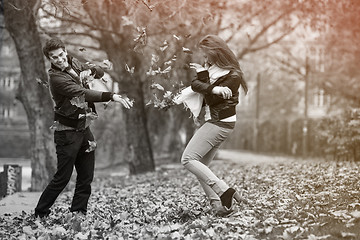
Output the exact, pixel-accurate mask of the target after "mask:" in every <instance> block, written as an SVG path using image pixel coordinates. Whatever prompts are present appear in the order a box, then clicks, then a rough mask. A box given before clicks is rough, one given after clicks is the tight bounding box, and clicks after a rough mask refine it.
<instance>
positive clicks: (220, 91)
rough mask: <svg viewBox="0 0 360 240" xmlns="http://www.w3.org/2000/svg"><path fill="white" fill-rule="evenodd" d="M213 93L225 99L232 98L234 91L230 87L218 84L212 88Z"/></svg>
mask: <svg viewBox="0 0 360 240" xmlns="http://www.w3.org/2000/svg"><path fill="white" fill-rule="evenodd" d="M212 93H213V94H216V95H220V96H222V98H224V99H230V98H231V97H232V91H231V89H230V88H228V87H219V86H216V87H214V88H213V89H212Z"/></svg>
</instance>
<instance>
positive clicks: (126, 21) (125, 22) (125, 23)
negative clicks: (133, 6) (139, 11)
mask: <svg viewBox="0 0 360 240" xmlns="http://www.w3.org/2000/svg"><path fill="white" fill-rule="evenodd" d="M121 19H122V22H121V24H122V25H123V26H129V25H133V24H134V22H133V21H131V20H130V19H129V17H127V16H122V17H121Z"/></svg>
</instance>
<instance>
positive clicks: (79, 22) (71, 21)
mask: <svg viewBox="0 0 360 240" xmlns="http://www.w3.org/2000/svg"><path fill="white" fill-rule="evenodd" d="M42 10H43V11H44V12H45V13H46V14H48V15H49V16H51V17H54V18H55V19H57V20H60V21H62V22H67V23H75V24H80V25H82V26H85V27H88V28H90V29H91V30H95V31H102V32H107V33H110V34H115V35H116V36H118V37H121V35H120V34H119V33H118V32H114V31H111V30H108V29H106V28H102V27H100V26H97V25H92V24H89V23H86V22H84V21H82V20H80V19H79V18H76V17H74V16H70V18H64V17H59V16H56V15H54V14H52V13H51V12H49V11H47V10H45V9H42Z"/></svg>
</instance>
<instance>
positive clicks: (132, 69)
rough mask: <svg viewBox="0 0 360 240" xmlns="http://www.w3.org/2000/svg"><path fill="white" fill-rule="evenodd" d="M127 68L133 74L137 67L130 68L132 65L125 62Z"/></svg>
mask: <svg viewBox="0 0 360 240" xmlns="http://www.w3.org/2000/svg"><path fill="white" fill-rule="evenodd" d="M125 70H126V71H127V72H129V73H131V74H133V73H134V72H135V67H132V68H131V69H130V67H129V66H128V65H127V63H125Z"/></svg>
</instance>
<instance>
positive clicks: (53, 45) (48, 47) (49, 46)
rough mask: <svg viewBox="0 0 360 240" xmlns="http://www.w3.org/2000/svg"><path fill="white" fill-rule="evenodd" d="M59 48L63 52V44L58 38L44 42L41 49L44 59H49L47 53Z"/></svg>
mask: <svg viewBox="0 0 360 240" xmlns="http://www.w3.org/2000/svg"><path fill="white" fill-rule="evenodd" d="M59 48H62V49H64V50H65V44H64V43H63V42H62V41H61V40H60V39H58V38H51V39H49V40H47V41H46V43H45V46H44V47H43V53H44V55H45V57H47V58H49V52H51V51H53V50H56V49H59Z"/></svg>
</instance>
